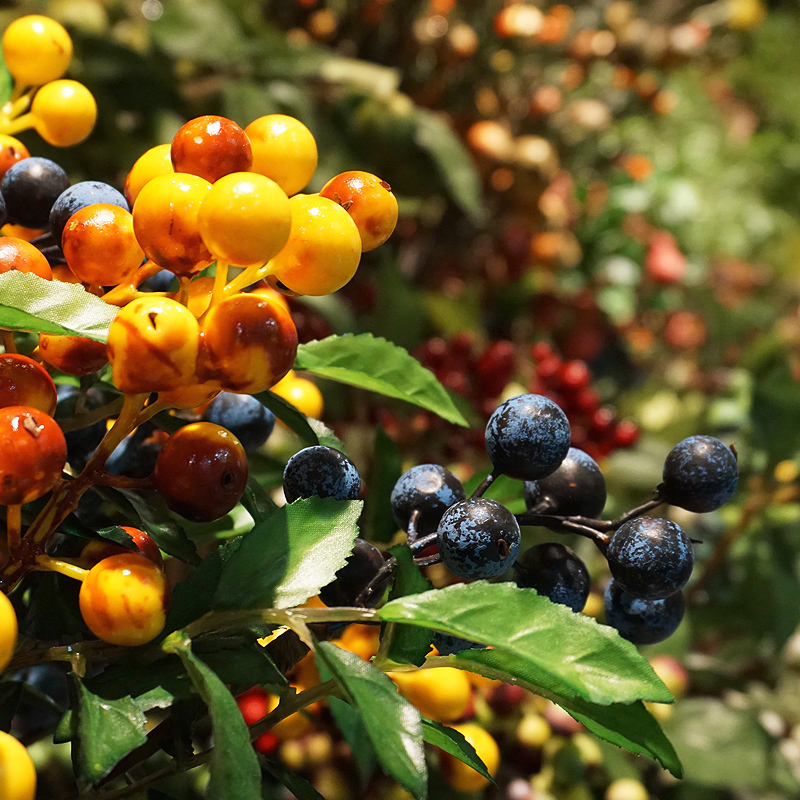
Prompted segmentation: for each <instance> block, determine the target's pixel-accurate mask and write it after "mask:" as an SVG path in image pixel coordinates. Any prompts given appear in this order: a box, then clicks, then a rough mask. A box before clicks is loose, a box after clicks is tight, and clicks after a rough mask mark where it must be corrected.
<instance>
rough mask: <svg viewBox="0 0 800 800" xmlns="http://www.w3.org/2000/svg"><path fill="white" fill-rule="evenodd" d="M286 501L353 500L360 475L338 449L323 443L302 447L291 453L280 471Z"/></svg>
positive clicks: (355, 496)
mask: <svg viewBox="0 0 800 800" xmlns="http://www.w3.org/2000/svg"><path fill="white" fill-rule="evenodd" d="M283 493H284V494H285V495H286V502H287V503H293V502H294V501H295V500H297V499H298V498H301V497H302V498H308V497H313V496H315V495H316V496H317V497H333V498H335V499H336V500H357V499H358V496H359V494H360V493H361V478H360V477H359V475H358V470H357V469H356V468H355V465H354V464H353V462H352V461H351V460H350V459H349V458H348V457H347V456H346V455H345V454H344V453H342V452H340V451H339V450H334V449H333V448H332V447H325V446H323V445H314V446H312V447H305V448H303V449H302V450H300V451H299V452H297V453H295V454H294V455H293V456H292V457H291V458H290V459H289V461H288V462H287V464H286V469H285V470H284V471H283Z"/></svg>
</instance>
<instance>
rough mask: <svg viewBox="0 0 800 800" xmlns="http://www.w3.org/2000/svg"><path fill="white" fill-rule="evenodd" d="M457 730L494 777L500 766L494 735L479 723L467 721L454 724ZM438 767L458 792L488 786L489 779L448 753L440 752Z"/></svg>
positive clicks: (473, 790) (472, 790)
mask: <svg viewBox="0 0 800 800" xmlns="http://www.w3.org/2000/svg"><path fill="white" fill-rule="evenodd" d="M453 728H454V730H457V731H458V732H459V733H460V734H461V735H462V736H463V737H464V738H465V739H466V740H467V741H468V742H469V743H470V744H471V745H472V747H473V748H474V750H475V752H476V753H477V754H478V757H479V758H480V760H481V761H483V765H484V766H485V767H486V771H487V772H488V773H489V774H490V775H491V776H492V777H494V775H495V774H496V773H497V768H498V767H499V766H500V748H499V747H498V746H497V742H496V741H495V740H494V737H493V736H492V735H491V734H490V733H489V732H488V731H486V730H484V729H483V728H481V727H480V726H479V725H475V724H474V723H471V722H468V723H465V724H463V725H454V726H453ZM439 768H440V769H441V771H442V775H443V776H444V779H445V780H446V781H447V782H448V783H449V784H450V785H451V786H452V787H453V788H454V789H456V790H457V791H459V792H475V791H477V790H478V789H483V787H484V786H488V784H489V781H488V780H487V779H486V778H484V777H483V775H480V774H479V773H477V772H475V770H474V769H472V767H469V766H467V765H466V764H465V763H464V762H463V761H459V760H458V759H457V758H456V757H455V756H451V755H450V754H449V753H444V752H443V753H440V755H439Z"/></svg>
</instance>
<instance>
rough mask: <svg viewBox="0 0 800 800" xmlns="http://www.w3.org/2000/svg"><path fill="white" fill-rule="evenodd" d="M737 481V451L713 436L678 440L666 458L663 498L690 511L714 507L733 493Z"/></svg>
mask: <svg viewBox="0 0 800 800" xmlns="http://www.w3.org/2000/svg"><path fill="white" fill-rule="evenodd" d="M738 483H739V466H738V464H737V462H736V455H735V453H734V452H733V450H732V449H731V448H730V447H728V445H726V444H725V443H723V442H721V441H720V440H719V439H715V438H714V437H713V436H690V437H689V438H688V439H684V440H683V441H682V442H678V444H676V445H675V447H673V448H672V450H670V452H669V455H668V456H667V458H666V461H665V462H664V485H663V489H662V491H663V495H664V498H665V499H666V501H667V502H668V503H672V505H676V506H680V507H681V508H685V509H686V510H687V511H695V512H698V513H703V512H707V511H715V510H716V509H718V508H720V507H721V506H724V505H725V503H727V502H728V500H730V499H731V497H733V495H734V493H735V492H736V487H737V485H738Z"/></svg>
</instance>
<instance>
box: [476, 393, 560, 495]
mask: <svg viewBox="0 0 800 800" xmlns="http://www.w3.org/2000/svg"><path fill="white" fill-rule="evenodd" d="M569 445H570V427H569V421H568V420H567V416H566V414H564V412H563V411H562V410H561V409H560V408H559V407H558V406H557V405H556V404H555V403H554V402H553V401H552V400H549V399H548V398H546V397H543V396H542V395H538V394H522V395H517V396H516V397H512V398H510V399H509V400H506V401H505V402H504V403H502V404H501V405H500V406H498V407H497V409H496V410H495V412H494V413H493V414H492V416H491V417H489V422H488V423H487V424H486V450H487V452H488V454H489V458H490V459H491V461H492V464H493V465H494V469H495V470H496V471H498V472H501V473H503V474H504V475H508V476H509V477H511V478H518V479H520V480H525V481H535V480H539V479H540V478H544V477H546V476H547V475H549V474H550V473H552V472H555V471H556V470H557V469H558V467H559V465H560V464H561V462H562V461H563V460H564V458H566V455H567V453H568V452H569Z"/></svg>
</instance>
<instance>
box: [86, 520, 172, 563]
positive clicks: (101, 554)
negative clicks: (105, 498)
mask: <svg viewBox="0 0 800 800" xmlns="http://www.w3.org/2000/svg"><path fill="white" fill-rule="evenodd" d="M120 527H121V529H122V530H123V531H125V533H127V534H128V536H130V537H131V539H133V543H134V544H135V545H136V547H137V549H138V554H139V555H142V556H144V557H145V558H146V559H148V560H149V561H152V562H153V563H154V564H155V565H156V566H158V567H160V566H163V564H164V559H163V557H162V555H161V550H159V549H158V545H157V544H156V543H155V542H154V541H153V540H152V539H151V538H150V537H149V536H148V535H147V534H146V533H145V532H144V531H143V530H140V529H139V528H133V527H131V526H130V525H121V526H120ZM131 553H134V554H136V553H137V551H136V550H131V549H129V548H127V547H123V546H122V545H121V544H117V543H116V542H112V541H110V540H109V539H93V540H92V541H90V542H87V543H86V544H85V545H84V547H83V550H81V559H83V560H84V561H88V562H89V563H90V564H91V565H92V566H94V565H95V564H99V563H100V562H101V561H102V560H103V559H104V558H109V557H110V556H118V555H128V554H131Z"/></svg>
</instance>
